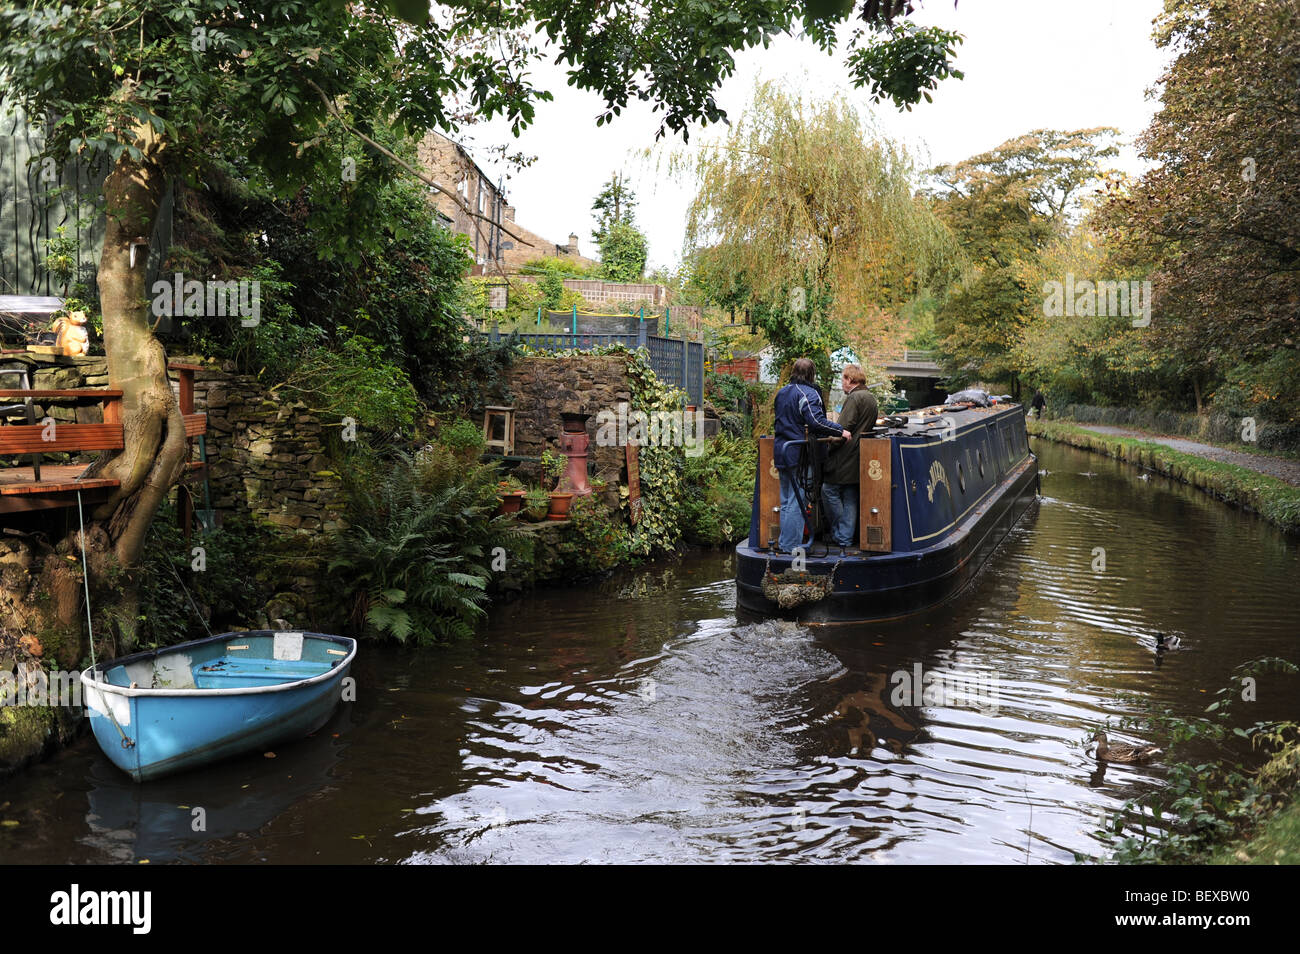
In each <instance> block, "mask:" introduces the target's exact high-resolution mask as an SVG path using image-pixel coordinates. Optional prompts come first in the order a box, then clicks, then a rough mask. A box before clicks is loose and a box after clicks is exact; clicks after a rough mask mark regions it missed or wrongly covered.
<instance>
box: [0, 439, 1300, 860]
mask: <svg viewBox="0 0 1300 954" xmlns="http://www.w3.org/2000/svg"><path fill="white" fill-rule="evenodd" d="M1036 451H1037V452H1038V453H1039V455H1040V466H1041V467H1042V468H1043V469H1044V470H1045V471H1046V473H1045V474H1044V475H1043V481H1042V491H1043V497H1042V500H1041V503H1040V504H1039V505H1038V507H1037V508H1036V510H1035V511H1031V513H1030V515H1029V516H1028V517H1027V518H1026V519H1025V521H1024V522H1023V523H1022V525H1021V526H1020V527H1019V528H1018V529H1017V530H1016V531H1014V533H1013V534H1012V536H1011V537H1010V538H1009V539H1008V540H1007V541H1006V543H1005V544H1004V545H1003V547H1002V548H1001V549H1000V550H999V552H998V554H997V556H996V559H995V562H994V563H992V564H991V565H990V566H989V567H988V570H987V572H985V573H984V574H983V575H982V577H981V578H980V579H979V580H978V582H977V584H976V586H975V588H974V589H973V590H971V591H970V592H969V593H968V594H967V595H966V596H965V597H963V598H961V599H960V600H958V601H957V602H954V603H952V604H950V605H948V606H947V607H945V608H942V609H940V610H938V611H935V612H932V613H929V614H927V615H924V616H920V617H915V618H913V619H910V620H908V621H906V622H901V623H892V624H887V625H882V624H876V625H869V624H868V625H856V626H842V627H835V628H828V629H810V628H806V627H802V626H799V625H795V624H792V623H785V622H773V621H762V620H758V621H755V620H746V619H740V620H738V619H737V617H736V612H735V595H734V586H733V583H732V582H731V575H732V561H731V557H730V556H729V555H728V554H726V553H694V554H691V555H687V556H685V557H684V558H682V559H680V560H673V561H668V562H664V563H660V564H656V565H653V566H650V567H648V568H642V569H640V570H637V571H632V572H627V573H623V574H620V575H618V576H616V577H613V578H611V579H608V580H606V581H604V582H601V583H598V584H593V585H590V586H584V587H580V588H575V589H571V590H554V591H548V592H544V593H538V594H535V595H533V596H531V597H528V598H526V599H523V600H520V601H518V602H516V603H514V604H511V605H509V606H505V607H502V608H499V609H497V610H495V611H494V612H493V615H492V618H491V621H490V625H489V626H488V627H487V629H486V632H485V633H484V635H483V638H481V639H479V640H477V641H475V642H473V643H465V644H462V645H458V646H455V647H452V648H450V649H445V650H421V651H416V650H402V649H389V648H383V649H381V648H374V647H370V646H363V649H362V652H361V653H360V655H359V659H358V663H357V665H356V668H355V670H354V675H355V676H356V677H357V680H358V698H357V701H356V702H355V703H350V704H346V705H344V706H343V707H342V708H341V709H340V711H339V713H338V714H337V715H336V716H335V718H334V720H333V721H332V722H331V723H330V724H329V725H328V726H327V727H326V728H325V729H323V730H322V731H321V732H319V733H317V734H316V735H315V736H314V737H312V738H310V739H307V740H304V741H301V742H299V743H295V744H293V745H286V746H284V747H282V748H281V749H279V750H277V751H276V752H274V753H272V755H273V756H274V757H270V756H269V755H266V756H251V757H248V758H244V759H239V760H236V761H233V762H229V763H226V764H223V765H219V766H215V767H213V768H211V769H208V770H205V771H200V772H196V773H190V774H187V775H182V776H178V777H175V778H172V779H163V780H160V781H158V782H153V783H148V784H145V785H137V784H135V783H133V782H131V781H130V780H129V779H128V778H127V777H126V776H124V775H122V774H121V773H120V772H118V771H117V770H116V769H114V768H113V767H112V766H111V765H110V764H109V763H108V761H107V760H106V759H105V758H104V757H103V756H102V755H101V754H100V752H99V751H98V749H97V748H96V746H95V743H94V741H93V739H91V738H90V737H89V736H88V735H87V736H85V737H83V738H82V739H81V740H80V741H79V742H78V743H77V744H75V745H73V746H71V747H69V748H67V749H65V750H64V751H62V752H60V753H59V754H58V755H57V756H56V757H54V758H53V759H51V760H49V761H47V762H45V763H43V764H41V765H38V766H36V767H34V768H33V769H31V770H29V771H28V772H26V773H23V774H22V775H20V776H18V777H16V778H13V779H10V780H8V781H5V782H0V818H2V819H4V820H6V821H9V822H17V823H18V824H17V825H13V824H9V825H6V826H4V827H2V828H0V862H6V863H23V862H52V863H60V862H74V863H78V862H128V863H137V862H142V861H148V862H150V863H153V864H159V863H167V862H272V863H278V862H292V863H311V862H353V863H403V862H407V863H447V862H470V863H477V862H634V861H661V862H701V861H704V862H707V861H813V862H848V861H853V862H878V863H918V862H920V863H926V862H949V863H952V862H999V863H1015V864H1022V863H1031V864H1042V863H1069V862H1071V861H1073V860H1074V857H1075V853H1076V852H1081V853H1085V854H1092V855H1095V854H1098V853H1099V852H1101V851H1102V850H1103V847H1102V845H1101V843H1100V842H1099V841H1098V840H1097V837H1096V834H1095V830H1096V828H1097V822H1098V817H1099V815H1100V814H1101V813H1102V812H1105V811H1107V810H1113V809H1115V808H1117V807H1118V806H1120V805H1121V804H1122V803H1123V802H1124V801H1125V799H1128V798H1131V797H1134V796H1136V795H1139V794H1141V793H1143V792H1146V791H1150V790H1151V789H1153V788H1154V787H1157V786H1160V785H1162V784H1163V783H1164V779H1165V777H1166V769H1165V767H1164V766H1162V765H1161V764H1159V763H1157V764H1154V765H1150V766H1125V765H1112V766H1110V767H1108V768H1106V769H1105V771H1099V770H1098V767H1097V765H1096V764H1095V763H1094V762H1093V761H1092V760H1091V759H1090V758H1089V757H1087V756H1086V755H1085V754H1084V751H1083V746H1082V743H1083V741H1084V740H1085V738H1086V737H1087V736H1088V735H1089V734H1090V733H1091V730H1092V729H1093V728H1095V727H1096V726H1097V725H1098V724H1100V723H1104V722H1106V721H1107V720H1109V721H1110V722H1111V723H1112V724H1114V723H1117V722H1118V720H1120V719H1121V718H1122V717H1124V716H1136V715H1143V714H1149V713H1152V712H1156V711H1162V710H1170V711H1172V712H1173V713H1174V714H1176V715H1180V716H1195V715H1197V714H1199V713H1201V712H1203V710H1204V709H1205V707H1206V705H1208V704H1209V703H1210V702H1211V701H1212V700H1213V698H1214V692H1215V691H1216V690H1217V689H1219V688H1220V687H1221V686H1224V685H1225V684H1227V683H1228V682H1229V679H1230V676H1231V675H1232V672H1233V669H1234V667H1235V666H1237V665H1238V664H1240V663H1242V662H1244V661H1246V660H1249V659H1253V658H1256V657H1261V656H1284V657H1287V658H1289V659H1292V660H1293V661H1294V660H1300V653H1298V652H1297V649H1298V648H1300V647H1298V646H1297V639H1298V637H1300V625H1298V624H1300V609H1298V604H1300V593H1298V592H1297V585H1296V582H1297V579H1298V578H1300V572H1298V571H1300V556H1298V553H1297V549H1298V548H1297V544H1298V541H1297V540H1296V539H1294V538H1287V537H1285V536H1284V535H1283V534H1281V533H1279V532H1278V531H1276V530H1274V529H1273V528H1271V527H1269V526H1268V525H1266V524H1265V523H1264V522H1263V521H1261V520H1259V519H1257V518H1255V517H1253V516H1251V515H1248V514H1243V513H1241V512H1239V511H1235V510H1232V509H1230V508H1228V507H1226V506H1225V505H1222V504H1220V503H1217V502H1215V501H1213V500H1211V499H1209V498H1207V497H1206V496H1204V495H1203V494H1201V493H1199V492H1197V491H1194V490H1190V489H1188V488H1185V487H1181V486H1178V485H1176V484H1173V483H1171V482H1169V481H1167V480H1165V479H1163V478H1160V477H1156V476H1152V477H1150V479H1147V480H1141V479H1138V476H1139V471H1138V470H1136V469H1135V468H1133V467H1131V466H1129V465H1127V464H1122V463H1119V462H1116V461H1111V460H1108V459H1104V458H1101V457H1095V456H1091V455H1088V454H1086V453H1084V452H1081V451H1077V450H1074V449H1072V448H1066V447H1061V446H1057V445H1051V444H1042V443H1039V444H1038V446H1037V447H1036ZM1103 551H1104V552H1103ZM1102 560H1104V567H1103V564H1102ZM1155 631H1164V632H1169V633H1176V634H1178V635H1179V636H1180V637H1181V642H1182V646H1181V648H1180V649H1178V650H1177V651H1173V652H1169V653H1165V654H1163V655H1162V656H1157V655H1156V654H1155V653H1154V652H1153V651H1152V650H1151V648H1149V641H1150V638H1151V636H1152V634H1153V633H1154V632H1155ZM918 677H919V679H918ZM910 683H915V686H911V685H909V684H910ZM1295 686H1296V682H1295V680H1294V679H1293V678H1292V679H1289V680H1288V679H1283V678H1280V677H1275V678H1273V679H1265V680H1262V681H1261V682H1260V683H1259V698H1258V701H1257V702H1254V703H1250V704H1246V703H1242V704H1241V706H1242V707H1243V721H1244V722H1253V721H1255V720H1257V719H1264V718H1275V717H1291V718H1295V717H1298V716H1300V699H1297V698H1296V695H1295ZM909 688H915V689H916V690H917V691H916V694H915V695H913V696H910V697H909V696H907V695H905V694H904V693H905V690H907V689H909ZM927 689H928V692H927ZM1144 741H1154V742H1160V743H1163V742H1165V741H1166V740H1164V739H1161V738H1150V739H1145V740H1144ZM1204 754H1205V755H1206V756H1207V757H1217V756H1215V755H1214V754H1212V753H1204ZM1233 754H1237V755H1246V754H1247V753H1245V752H1244V751H1237V752H1236V753H1233Z"/></svg>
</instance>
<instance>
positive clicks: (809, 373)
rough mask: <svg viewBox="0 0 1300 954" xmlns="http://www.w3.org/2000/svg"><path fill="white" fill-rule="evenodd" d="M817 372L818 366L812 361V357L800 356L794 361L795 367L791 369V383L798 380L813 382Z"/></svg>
mask: <svg viewBox="0 0 1300 954" xmlns="http://www.w3.org/2000/svg"><path fill="white" fill-rule="evenodd" d="M816 374H817V366H816V365H815V364H813V363H812V359H811V358H800V359H799V360H797V361H796V362H795V363H794V367H793V368H791V369H790V381H791V383H794V382H796V381H797V382H798V383H800V384H812V383H813V379H814V377H815V376H816Z"/></svg>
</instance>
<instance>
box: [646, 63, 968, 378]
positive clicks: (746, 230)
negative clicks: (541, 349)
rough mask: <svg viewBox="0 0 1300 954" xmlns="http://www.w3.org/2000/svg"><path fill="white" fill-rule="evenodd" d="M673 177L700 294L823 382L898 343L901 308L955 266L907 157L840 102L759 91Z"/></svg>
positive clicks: (953, 250)
mask: <svg viewBox="0 0 1300 954" xmlns="http://www.w3.org/2000/svg"><path fill="white" fill-rule="evenodd" d="M670 168H671V170H672V171H673V172H675V173H676V174H678V175H679V176H686V177H690V178H692V179H693V180H694V182H695V184H696V190H697V191H696V195H695V198H694V200H693V201H692V203H691V205H690V208H689V211H688V214H687V223H686V247H687V249H688V250H690V251H689V252H688V254H689V255H690V257H691V258H692V261H693V264H694V269H695V274H696V277H697V281H699V283H700V284H701V285H702V287H703V288H704V289H705V290H706V292H707V293H708V294H709V296H710V297H711V298H712V299H713V300H714V301H715V302H717V303H719V304H721V305H722V306H724V307H731V308H735V309H737V310H743V311H745V312H747V313H748V316H749V320H750V321H751V322H752V323H753V324H755V325H756V326H757V327H759V328H761V329H762V330H763V332H764V333H765V334H766V336H767V338H768V340H769V341H770V342H771V343H772V345H773V346H774V347H775V348H776V350H777V352H778V359H779V361H780V362H781V363H782V365H784V364H786V363H788V362H789V361H791V360H793V359H794V358H796V357H799V356H807V357H811V358H812V359H813V360H814V362H816V363H817V365H818V367H819V370H820V372H821V374H822V375H823V377H824V378H825V379H827V380H829V377H830V373H831V369H830V358H831V354H832V353H833V352H835V351H836V350H838V349H840V348H842V347H844V346H846V345H849V346H851V347H852V348H853V350H854V352H855V353H856V354H857V355H858V357H859V359H860V360H862V361H863V362H867V363H868V364H870V362H871V356H872V355H878V354H881V353H882V352H888V351H890V350H893V349H894V348H895V347H897V346H900V345H901V344H902V343H903V340H904V338H905V337H906V328H905V324H906V323H905V321H904V320H903V319H902V318H901V316H900V311H901V309H902V307H903V306H904V305H905V304H906V303H907V302H909V301H911V300H912V299H913V298H914V297H915V296H916V294H917V292H918V291H919V290H920V289H921V288H923V287H924V286H926V285H927V284H929V283H930V282H932V281H934V280H936V279H940V280H942V279H946V277H948V276H949V275H950V274H952V273H953V272H954V271H955V270H956V269H957V268H958V266H959V259H960V252H959V251H958V249H957V246H956V244H955V242H954V241H953V238H952V236H951V234H950V233H949V231H948V229H947V228H946V227H945V226H944V225H943V224H942V223H941V222H940V221H939V220H938V219H937V218H936V217H935V216H934V215H933V214H932V213H931V211H930V210H929V208H928V206H927V205H926V204H925V203H924V202H923V201H921V200H920V199H919V198H918V197H917V196H916V194H915V192H914V189H913V180H912V174H913V164H912V161H911V159H910V157H909V155H908V154H907V152H906V150H905V149H903V148H902V147H901V146H899V145H897V144H895V143H893V142H891V141H890V140H888V139H886V138H885V137H883V136H882V135H880V134H879V133H878V132H876V131H875V130H874V129H873V128H871V127H870V126H869V125H868V124H867V123H866V122H864V120H863V118H862V117H861V116H860V115H859V114H858V112H857V111H856V110H855V109H854V108H853V107H852V106H851V105H849V104H846V103H844V102H843V101H830V100H825V101H818V100H812V101H805V100H804V99H802V98H800V97H798V96H795V95H792V94H790V93H789V92H787V91H786V90H785V89H783V88H781V87H780V86H778V85H776V84H774V83H771V82H760V83H758V84H757V86H756V87H755V90H754V94H753V98H752V100H751V102H750V104H749V106H748V108H747V109H746V110H745V112H744V113H743V114H742V115H741V117H740V118H739V120H738V121H736V122H735V123H734V124H733V125H732V126H731V128H730V131H729V132H728V134H727V135H726V136H725V137H724V138H722V139H721V140H719V141H715V142H712V143H708V144H705V145H704V146H701V147H698V148H696V149H694V150H689V151H688V150H686V149H681V150H678V151H677V152H675V153H674V154H673V156H672V158H671V160H670ZM875 373H877V374H878V373H879V371H878V369H876V372H875ZM868 374H869V375H872V374H873V371H872V369H871V368H868ZM869 380H876V378H875V377H874V376H873V377H870V378H869Z"/></svg>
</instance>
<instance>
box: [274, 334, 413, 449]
mask: <svg viewBox="0 0 1300 954" xmlns="http://www.w3.org/2000/svg"><path fill="white" fill-rule="evenodd" d="M341 331H342V333H343V335H344V337H343V338H342V340H341V341H339V342H338V343H337V345H336V346H335V347H334V348H331V349H328V350H327V349H324V348H318V349H315V350H312V351H310V352H308V353H307V354H306V355H304V356H303V357H302V359H301V361H300V362H299V364H298V365H297V367H296V368H295V369H294V370H293V371H292V373H291V374H290V375H289V378H288V380H287V381H286V382H285V383H284V385H283V387H284V390H285V393H286V394H287V395H289V396H290V397H293V398H296V399H300V400H302V401H305V402H306V403H307V406H308V407H310V408H311V409H312V410H313V411H315V412H317V413H320V414H325V415H329V416H332V417H338V418H344V417H350V418H352V419H353V420H354V421H356V423H357V426H358V427H359V428H362V429H366V430H371V431H374V432H376V433H378V434H383V435H389V434H394V433H396V434H410V433H411V432H412V431H413V430H414V427H415V418H416V413H417V412H418V410H419V401H418V399H417V398H416V395H415V389H414V388H413V387H411V382H410V381H409V380H408V379H407V376H406V372H404V371H403V370H402V369H401V368H398V367H395V366H394V365H392V364H391V363H390V362H389V361H387V360H386V359H385V357H384V353H383V349H382V348H381V347H380V346H379V345H377V344H375V342H373V341H371V340H370V339H369V338H367V337H366V336H364V335H360V334H352V333H350V331H349V330H348V329H347V328H343V329H341Z"/></svg>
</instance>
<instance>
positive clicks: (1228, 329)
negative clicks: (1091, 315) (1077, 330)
mask: <svg viewBox="0 0 1300 954" xmlns="http://www.w3.org/2000/svg"><path fill="white" fill-rule="evenodd" d="M1156 42H1157V44H1158V45H1159V46H1161V47H1162V48H1164V49H1166V50H1169V51H1171V52H1174V53H1176V54H1177V56H1176V57H1175V58H1174V59H1173V61H1172V63H1171V65H1170V67H1169V69H1168V71H1167V72H1166V73H1165V74H1164V75H1163V76H1162V77H1161V82H1160V86H1161V106H1160V110H1159V112H1157V113H1156V115H1155V118H1154V119H1153V120H1152V122H1151V125H1150V127H1148V129H1147V130H1146V131H1145V133H1143V135H1142V136H1141V137H1140V139H1139V141H1138V144H1139V146H1140V149H1141V153H1142V155H1143V156H1144V157H1145V158H1146V159H1148V160H1150V161H1151V162H1152V163H1153V166H1152V168H1151V169H1150V170H1149V171H1148V172H1146V173H1145V174H1143V175H1142V177H1141V178H1140V179H1138V180H1137V182H1136V183H1134V184H1133V187H1132V189H1131V190H1129V191H1128V192H1127V193H1125V194H1121V195H1119V196H1117V198H1116V201H1114V202H1113V203H1112V204H1111V205H1110V207H1109V209H1108V211H1107V215H1106V217H1105V223H1104V224H1105V226H1106V227H1107V228H1108V229H1109V230H1110V232H1111V238H1112V240H1113V241H1114V242H1116V243H1117V246H1118V247H1119V249H1120V250H1121V251H1122V254H1124V255H1126V256H1127V257H1128V258H1129V260H1131V261H1134V262H1139V263H1153V264H1154V266H1155V270H1154V272H1153V274H1152V276H1151V280H1152V287H1153V291H1154V295H1155V303H1154V311H1153V317H1152V321H1151V326H1150V328H1149V329H1148V330H1147V333H1148V334H1149V336H1150V337H1151V338H1152V340H1153V346H1154V347H1157V348H1159V349H1161V350H1163V351H1165V352H1167V353H1168V354H1169V355H1170V356H1171V360H1173V361H1176V362H1177V364H1178V365H1179V366H1180V368H1181V376H1182V377H1183V378H1184V379H1185V380H1186V381H1188V382H1189V383H1190V385H1191V387H1190V388H1189V390H1190V391H1191V392H1192V393H1193V394H1194V395H1195V397H1196V399H1197V404H1198V405H1199V404H1200V403H1201V398H1202V395H1203V393H1205V392H1207V391H1209V390H1212V389H1215V388H1216V387H1217V388H1218V390H1219V391H1220V395H1219V398H1218V399H1217V400H1222V401H1223V403H1225V404H1230V405H1232V406H1233V409H1234V410H1238V411H1241V412H1243V413H1245V412H1252V411H1253V410H1255V409H1259V410H1262V411H1264V412H1266V413H1268V414H1270V415H1272V416H1275V417H1278V418H1282V419H1288V418H1295V417H1297V416H1300V393H1298V389H1297V387H1296V384H1297V381H1300V352H1298V350H1297V348H1298V347H1300V326H1298V323H1300V215H1297V210H1298V209H1300V148H1297V144H1298V143H1300V138H1298V137H1297V128H1298V127H1297V124H1298V123H1300V109H1298V108H1297V99H1296V77H1297V76H1300V4H1297V3H1295V2H1294V0H1276V2H1266V3H1257V2H1247V0H1166V3H1165V9H1164V12H1163V14H1162V15H1161V16H1160V17H1159V18H1158V20H1157V21H1156ZM1229 395H1232V396H1231V397H1230V398H1229ZM1217 400H1216V403H1217Z"/></svg>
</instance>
